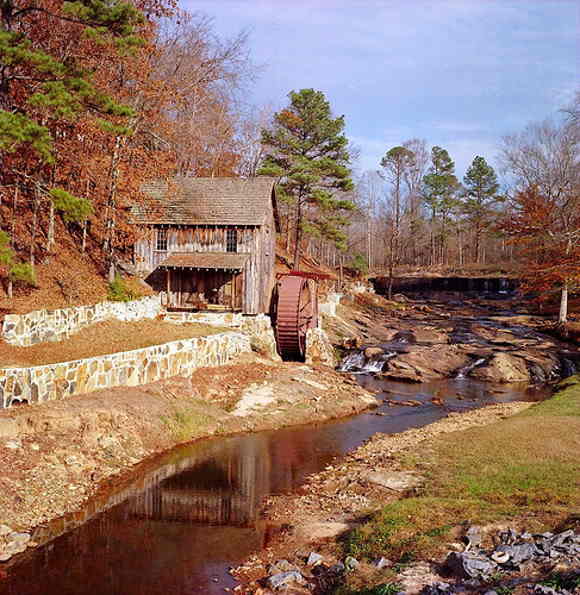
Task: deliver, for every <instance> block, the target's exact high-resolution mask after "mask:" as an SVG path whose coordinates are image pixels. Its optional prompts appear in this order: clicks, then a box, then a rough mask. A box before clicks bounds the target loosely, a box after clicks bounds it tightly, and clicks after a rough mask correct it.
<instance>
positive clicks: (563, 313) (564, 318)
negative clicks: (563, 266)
mask: <svg viewBox="0 0 580 595" xmlns="http://www.w3.org/2000/svg"><path fill="white" fill-rule="evenodd" d="M558 322H559V323H560V324H566V322H568V279H566V281H564V284H563V285H562V295H561V298H560V314H559V316H558Z"/></svg>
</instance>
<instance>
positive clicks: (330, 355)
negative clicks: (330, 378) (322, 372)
mask: <svg viewBox="0 0 580 595" xmlns="http://www.w3.org/2000/svg"><path fill="white" fill-rule="evenodd" d="M305 361H306V363H307V364H309V365H322V366H330V367H331V368H334V366H336V358H335V356H334V349H333V347H332V344H331V342H330V339H329V338H328V335H327V334H326V333H325V332H324V331H323V330H322V329H321V328H311V329H308V331H306V359H305Z"/></svg>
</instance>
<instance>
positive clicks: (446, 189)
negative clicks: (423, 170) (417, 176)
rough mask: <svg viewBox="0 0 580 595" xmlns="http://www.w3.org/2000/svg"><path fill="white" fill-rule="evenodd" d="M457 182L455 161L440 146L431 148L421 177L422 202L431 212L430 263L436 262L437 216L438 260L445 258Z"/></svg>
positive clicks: (455, 201) (455, 203) (455, 200)
mask: <svg viewBox="0 0 580 595" xmlns="http://www.w3.org/2000/svg"><path fill="white" fill-rule="evenodd" d="M458 186H459V182H458V180H457V177H456V176H455V163H454V161H453V160H452V159H451V157H450V156H449V153H448V152H447V151H446V150H445V149H442V148H441V147H437V146H436V147H433V148H432V149H431V167H430V168H429V172H428V173H427V175H426V176H425V177H424V178H423V202H424V203H425V205H426V206H427V207H428V209H429V210H430V212H431V264H435V263H436V262H437V260H438V259H437V255H436V252H437V250H436V245H435V226H436V224H437V219H438V218H439V224H440V232H439V238H440V245H439V261H440V262H443V261H444V259H445V246H446V242H447V233H448V228H449V222H450V216H451V213H452V212H453V210H454V209H455V208H456V207H457V205H458V201H457V198H456V196H455V193H456V191H457V188H458Z"/></svg>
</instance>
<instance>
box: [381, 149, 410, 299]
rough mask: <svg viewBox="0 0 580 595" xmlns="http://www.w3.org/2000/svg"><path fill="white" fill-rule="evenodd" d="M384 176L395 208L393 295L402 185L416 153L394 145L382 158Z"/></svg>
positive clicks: (391, 242)
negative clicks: (390, 190)
mask: <svg viewBox="0 0 580 595" xmlns="http://www.w3.org/2000/svg"><path fill="white" fill-rule="evenodd" d="M381 167H382V168H383V172H384V176H385V178H386V179H387V180H388V181H389V183H390V184H391V188H392V197H393V209H392V213H391V226H390V227H391V230H390V234H389V293H388V297H389V299H391V298H392V297H393V273H394V269H395V267H396V266H397V265H398V263H399V256H400V243H401V202H402V201H401V186H402V185H403V182H404V180H405V178H406V177H408V176H409V172H411V171H412V169H413V168H414V167H415V154H414V153H413V152H412V151H410V150H409V149H407V148H406V147H401V146H397V147H393V148H392V149H390V150H389V151H387V153H386V155H385V156H384V157H383V158H382V159H381Z"/></svg>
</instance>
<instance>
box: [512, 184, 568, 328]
mask: <svg viewBox="0 0 580 595" xmlns="http://www.w3.org/2000/svg"><path fill="white" fill-rule="evenodd" d="M511 204H512V207H513V211H512V214H511V217H510V218H509V219H506V220H504V221H503V222H502V228H503V229H504V231H506V232H507V233H508V234H509V236H510V237H511V238H512V241H514V242H515V243H516V244H518V245H519V246H521V247H522V250H523V256H524V258H525V263H526V266H525V269H524V270H523V272H522V274H523V276H524V278H525V279H526V285H527V287H528V288H529V289H531V290H533V291H536V292H538V293H539V294H540V295H541V296H542V297H544V298H545V297H549V296H551V295H553V294H554V293H555V292H560V293H561V299H560V312H559V316H558V322H560V323H562V324H563V323H565V322H566V321H567V314H568V292H569V291H570V290H574V289H576V288H578V287H580V194H579V193H578V192H576V193H575V194H574V195H571V196H570V199H569V200H568V201H566V203H564V204H563V203H561V202H559V201H558V200H557V199H555V198H549V197H547V196H546V195H544V194H542V193H541V192H540V191H539V189H538V188H537V187H536V186H532V187H530V188H527V189H525V190H523V191H519V192H518V193H516V195H515V197H514V198H513V199H512V201H511Z"/></svg>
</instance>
